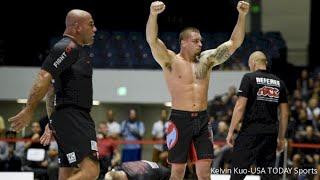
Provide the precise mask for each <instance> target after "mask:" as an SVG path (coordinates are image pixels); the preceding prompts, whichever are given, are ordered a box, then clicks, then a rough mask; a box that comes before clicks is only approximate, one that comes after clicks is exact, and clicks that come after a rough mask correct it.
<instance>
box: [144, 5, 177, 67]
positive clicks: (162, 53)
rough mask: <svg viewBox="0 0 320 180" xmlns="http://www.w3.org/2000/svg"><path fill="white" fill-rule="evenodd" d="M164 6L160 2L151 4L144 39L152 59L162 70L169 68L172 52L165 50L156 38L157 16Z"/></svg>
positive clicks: (163, 45)
mask: <svg viewBox="0 0 320 180" xmlns="http://www.w3.org/2000/svg"><path fill="white" fill-rule="evenodd" d="M165 7H166V6H165V5H164V3H163V2H161V1H155V2H152V3H151V6H150V15H149V19H148V22H147V27H146V38H147V42H148V44H149V46H150V48H151V52H152V55H153V57H154V59H155V60H156V61H157V62H158V63H159V64H160V65H161V67H162V68H164V67H167V66H170V64H171V59H172V57H173V55H174V52H172V51H170V50H168V49H167V47H166V46H165V44H164V43H163V42H162V41H161V40H160V39H159V38H158V23H157V18H158V14H160V13H162V12H163V11H164V9H165Z"/></svg>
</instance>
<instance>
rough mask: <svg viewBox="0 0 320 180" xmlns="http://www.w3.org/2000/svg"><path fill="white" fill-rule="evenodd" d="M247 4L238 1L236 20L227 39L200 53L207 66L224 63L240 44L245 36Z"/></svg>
mask: <svg viewBox="0 0 320 180" xmlns="http://www.w3.org/2000/svg"><path fill="white" fill-rule="evenodd" d="M249 6H250V5H249V3H247V2H244V1H239V2H238V5H237V9H238V12H239V16H238V21H237V24H236V26H235V27H234V29H233V32H232V34H231V37H230V40H229V41H227V42H225V43H223V44H221V45H220V46H218V47H217V48H216V49H212V50H207V51H204V52H203V53H201V56H200V58H202V57H203V58H205V59H206V61H208V66H209V67H213V66H216V65H219V64H222V63H224V62H225V61H226V60H227V59H229V57H230V56H231V55H232V54H233V53H234V52H235V51H236V50H237V49H238V48H239V47H240V46H241V44H242V42H243V40H244V36H245V19H246V14H247V13H248V11H249Z"/></svg>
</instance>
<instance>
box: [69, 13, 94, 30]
mask: <svg viewBox="0 0 320 180" xmlns="http://www.w3.org/2000/svg"><path fill="white" fill-rule="evenodd" d="M88 17H91V15H90V13H88V12H87V11H83V10H80V9H73V10H71V11H69V12H68V14H67V17H66V27H70V26H74V25H76V24H77V23H81V22H83V20H85V19H86V18H88Z"/></svg>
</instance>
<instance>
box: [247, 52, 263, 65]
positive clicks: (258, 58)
mask: <svg viewBox="0 0 320 180" xmlns="http://www.w3.org/2000/svg"><path fill="white" fill-rule="evenodd" d="M249 61H254V62H255V63H256V64H261V65H263V64H264V65H267V63H268V60H267V57H266V55H265V54H264V53H263V52H262V51H255V52H253V53H252V54H251V55H250V57H249Z"/></svg>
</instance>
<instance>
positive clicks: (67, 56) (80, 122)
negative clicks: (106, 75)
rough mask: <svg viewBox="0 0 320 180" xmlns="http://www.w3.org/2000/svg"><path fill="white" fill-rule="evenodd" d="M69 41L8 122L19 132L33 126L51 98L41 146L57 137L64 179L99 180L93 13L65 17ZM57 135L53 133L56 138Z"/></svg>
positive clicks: (72, 13)
mask: <svg viewBox="0 0 320 180" xmlns="http://www.w3.org/2000/svg"><path fill="white" fill-rule="evenodd" d="M65 23H66V29H65V32H64V37H63V38H62V39H61V40H60V41H59V42H57V43H56V44H55V45H54V47H53V48H52V49H51V52H50V54H49V55H48V57H47V58H46V60H45V61H44V63H43V65H42V68H41V70H40V72H39V74H38V77H37V80H36V82H35V84H34V85H33V87H32V89H31V92H30V95H29V98H28V102H27V105H26V107H25V108H24V109H23V110H22V111H21V112H19V114H17V115H16V116H15V117H12V118H10V119H9V121H10V122H11V126H12V128H13V129H14V130H16V131H20V130H21V129H22V128H24V127H25V126H26V125H28V124H29V122H30V120H31V119H32V116H33V114H34V111H35V109H36V107H37V105H38V104H39V102H40V101H41V100H42V98H43V97H44V96H45V95H46V94H47V113H48V117H49V118H50V128H51V129H52V131H51V130H50V129H49V126H48V125H47V126H46V128H45V133H44V134H43V136H42V137H41V139H40V141H41V143H42V144H44V145H47V144H49V143H50V139H51V136H52V134H53V135H54V136H55V139H56V141H57V143H58V146H59V166H60V168H59V179H60V180H63V179H69V180H75V179H81V180H84V179H88V180H91V179H96V178H97V177H98V175H99V163H98V160H97V150H98V149H97V142H96V133H95V125H94V122H93V120H92V119H91V116H90V114H89V112H90V109H91V106H92V62H91V59H90V57H89V49H90V48H89V46H88V45H92V44H93V40H94V34H95V32H96V30H97V29H96V27H95V25H94V22H93V19H92V17H91V15H90V13H88V12H86V11H83V10H78V9H75V10H71V11H70V12H69V13H68V14H67V17H66V22H65ZM52 132H53V133H52Z"/></svg>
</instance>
